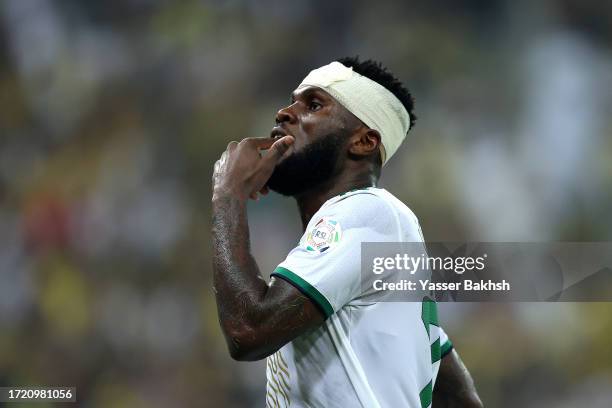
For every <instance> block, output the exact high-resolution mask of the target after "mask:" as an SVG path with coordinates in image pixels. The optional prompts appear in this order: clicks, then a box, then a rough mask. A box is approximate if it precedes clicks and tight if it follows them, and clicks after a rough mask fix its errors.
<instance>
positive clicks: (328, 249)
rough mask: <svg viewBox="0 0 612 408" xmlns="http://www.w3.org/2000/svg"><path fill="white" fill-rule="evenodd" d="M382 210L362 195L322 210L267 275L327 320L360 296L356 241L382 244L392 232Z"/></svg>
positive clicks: (374, 200)
mask: <svg viewBox="0 0 612 408" xmlns="http://www.w3.org/2000/svg"><path fill="white" fill-rule="evenodd" d="M384 206H385V203H384V202H383V201H382V200H381V199H380V198H379V197H377V196H375V195H373V194H367V193H364V194H355V195H352V196H350V197H348V198H346V199H343V200H340V201H338V202H336V203H333V204H332V205H330V206H326V207H324V208H322V209H321V210H320V211H319V212H317V213H316V214H315V216H313V218H312V220H311V221H310V223H309V225H308V227H307V229H306V232H305V233H304V235H303V236H302V238H301V239H300V243H299V245H298V246H297V247H295V248H294V249H293V250H291V252H289V254H288V255H287V257H286V259H285V260H284V261H283V262H281V263H280V265H279V266H278V267H277V268H276V269H275V270H274V272H273V273H272V274H271V276H274V277H277V278H281V279H284V280H286V281H287V282H289V283H290V284H292V285H293V286H295V287H296V288H297V289H298V290H300V291H301V292H302V293H303V294H304V295H306V296H308V297H309V298H310V299H311V300H312V301H313V302H314V303H315V304H316V305H317V306H318V307H319V308H320V309H321V311H323V313H324V315H325V317H326V318H327V317H329V316H331V315H332V314H333V313H334V312H336V311H338V310H339V309H341V308H342V307H343V306H344V305H346V304H347V303H349V302H350V301H351V300H352V299H355V298H357V297H358V296H359V295H360V294H361V243H362V242H374V241H383V240H386V239H388V231H389V230H394V229H395V230H397V226H394V225H393V219H392V217H390V216H389V211H384Z"/></svg>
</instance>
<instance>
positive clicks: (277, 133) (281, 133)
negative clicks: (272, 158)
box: [270, 126, 288, 138]
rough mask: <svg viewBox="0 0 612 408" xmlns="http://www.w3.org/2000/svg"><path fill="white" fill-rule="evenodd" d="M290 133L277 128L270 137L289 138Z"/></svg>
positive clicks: (273, 129)
mask: <svg viewBox="0 0 612 408" xmlns="http://www.w3.org/2000/svg"><path fill="white" fill-rule="evenodd" d="M287 135H288V133H287V131H286V130H285V129H283V128H282V127H281V126H275V127H274V128H272V132H270V137H271V138H280V137H283V136H287Z"/></svg>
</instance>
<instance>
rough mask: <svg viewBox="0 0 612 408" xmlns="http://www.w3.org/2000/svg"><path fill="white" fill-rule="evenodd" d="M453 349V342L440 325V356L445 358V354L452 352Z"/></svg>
mask: <svg viewBox="0 0 612 408" xmlns="http://www.w3.org/2000/svg"><path fill="white" fill-rule="evenodd" d="M452 349H453V343H452V342H451V340H450V339H449V338H448V334H446V332H445V331H444V329H442V327H440V357H441V358H444V356H445V355H447V354H448V353H450V352H451V350H452Z"/></svg>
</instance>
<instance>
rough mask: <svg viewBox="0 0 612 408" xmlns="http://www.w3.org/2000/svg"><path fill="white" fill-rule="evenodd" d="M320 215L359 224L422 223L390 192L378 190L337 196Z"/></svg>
mask: <svg viewBox="0 0 612 408" xmlns="http://www.w3.org/2000/svg"><path fill="white" fill-rule="evenodd" d="M316 216H317V217H324V216H328V217H329V216H333V217H336V218H339V219H341V220H343V221H345V222H348V223H351V224H357V225H372V223H377V222H378V223H388V222H393V223H398V222H401V223H403V222H405V221H408V222H410V223H416V224H418V219H417V218H416V216H415V215H414V213H413V212H412V211H411V210H410V208H408V206H407V205H406V204H404V203H403V202H402V201H400V200H399V199H398V198H396V197H395V196H394V195H393V194H391V193H390V192H388V191H387V190H385V189H383V188H375V187H368V188H364V189H359V190H353V191H349V192H346V193H344V194H341V195H339V196H336V197H334V199H332V200H330V201H328V202H327V203H326V204H325V205H324V206H323V207H322V208H321V210H320V211H319V212H318V213H317V214H316Z"/></svg>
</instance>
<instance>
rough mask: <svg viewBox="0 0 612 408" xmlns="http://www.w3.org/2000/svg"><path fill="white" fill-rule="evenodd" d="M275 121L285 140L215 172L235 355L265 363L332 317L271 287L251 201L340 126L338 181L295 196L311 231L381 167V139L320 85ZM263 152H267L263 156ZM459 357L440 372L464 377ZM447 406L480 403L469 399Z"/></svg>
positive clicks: (237, 150) (225, 320) (257, 144)
mask: <svg viewBox="0 0 612 408" xmlns="http://www.w3.org/2000/svg"><path fill="white" fill-rule="evenodd" d="M276 122H277V124H278V125H279V126H277V127H276V128H275V131H276V133H277V134H278V135H279V136H280V137H277V138H247V139H244V140H242V141H241V142H240V143H238V142H231V143H230V144H229V145H228V146H227V150H226V151H225V152H224V153H223V155H222V156H221V158H220V159H219V160H218V161H217V163H216V164H215V169H214V174H213V199H212V210H213V225H212V241H213V269H214V278H213V281H214V291H215V296H216V301H217V308H218V314H219V321H220V323H221V328H222V330H223V333H224V335H225V338H226V341H227V345H228V348H229V351H230V355H231V356H232V358H234V359H236V360H241V361H253V360H260V359H263V358H265V357H267V356H269V355H271V354H273V353H274V352H276V351H277V350H278V349H279V348H281V347H282V346H284V345H285V344H287V343H288V342H290V341H292V340H293V339H295V338H296V337H298V336H301V335H303V334H305V333H308V332H310V331H312V330H314V329H316V328H317V327H319V326H320V325H321V324H322V323H323V322H324V320H325V318H324V315H323V313H322V312H321V311H320V310H319V309H318V308H317V307H316V306H315V304H314V303H313V302H312V301H311V300H310V299H309V298H307V297H305V296H304V295H303V294H302V293H301V292H300V291H298V290H297V289H296V288H294V287H293V286H292V285H291V284H289V283H288V282H286V281H284V280H282V279H275V278H274V277H273V278H272V279H271V281H270V284H269V285H268V283H267V282H266V280H265V279H264V278H263V276H262V275H261V272H260V270H259V268H258V266H257V263H256V261H255V259H254V258H253V256H252V254H251V251H250V241H249V228H248V220H247V212H246V203H247V200H248V199H249V198H252V199H258V198H259V194H262V195H265V194H267V187H266V182H267V180H268V179H269V178H270V176H271V174H272V172H273V171H274V168H275V166H276V165H277V164H278V163H280V162H281V161H282V160H283V159H284V158H285V157H287V156H288V155H290V154H291V153H292V152H293V151H299V150H300V149H302V148H303V147H304V146H306V145H308V144H309V143H312V142H313V141H315V140H317V139H318V138H321V137H325V136H326V135H329V134H330V133H333V132H334V131H337V130H338V129H347V130H349V131H350V136H349V137H348V138H347V140H346V145H345V152H346V154H345V155H342V157H341V158H340V160H339V162H338V163H337V169H336V170H337V171H336V172H335V176H334V177H332V178H330V180H329V181H327V182H326V183H324V184H321V185H318V186H316V187H314V188H312V189H311V190H309V191H306V192H303V193H301V194H299V195H298V196H296V197H295V198H296V201H297V204H298V208H299V211H300V217H301V220H302V225H303V228H304V229H305V228H306V226H307V225H308V222H309V221H310V218H311V217H312V216H313V215H314V214H315V213H316V212H317V211H318V209H319V208H320V207H321V205H323V203H324V202H325V201H327V200H328V199H330V198H332V197H334V196H336V195H338V194H340V193H343V192H345V191H349V190H352V189H355V188H362V187H368V186H375V185H376V182H377V179H378V174H379V170H380V167H379V166H380V165H379V163H378V159H377V158H378V157H379V155H380V134H379V133H378V132H377V131H376V130H373V129H370V128H368V127H367V126H365V125H364V124H363V123H362V122H361V121H360V120H359V119H358V118H356V117H355V116H354V115H353V114H352V113H350V112H349V111H348V110H346V108H344V107H343V106H342V105H340V104H339V103H338V102H337V101H336V100H335V99H334V98H332V97H331V96H330V95H329V94H327V93H326V92H325V91H323V90H321V89H319V88H315V87H307V88H302V89H300V90H298V91H295V92H294V93H293V94H292V101H291V104H290V105H289V106H287V107H285V108H283V109H281V110H280V111H279V112H278V113H277V115H276ZM262 150H267V154H265V155H264V156H262V155H261V154H260V152H261V151H262ZM453 354H454V355H455V356H456V358H452V359H449V358H447V357H445V358H444V359H443V361H442V365H441V368H440V373H441V374H442V373H448V374H447V375H455V374H457V373H460V372H461V370H459V369H456V367H455V366H457V362H460V360H459V358H458V356H457V355H456V353H454V352H453V353H449V355H453ZM462 375H464V376H465V373H462ZM467 377H468V378H469V374H468V376H467ZM438 381H440V380H438ZM449 381H450V380H449ZM470 382H471V378H469V381H467V380H466V379H463V378H457V379H453V381H452V382H450V383H453V384H461V385H463V386H464V388H466V387H467V388H466V389H470V387H469V385H470V384H471V383H470ZM437 388H438V386H436V389H437ZM471 389H473V384H472V385H471ZM436 392H437V391H436ZM436 392H434V398H435V394H436ZM473 394H474V395H476V393H475V390H474V392H473ZM476 399H477V397H476ZM445 400H447V399H443V400H441V401H445ZM436 401H437V400H436ZM454 401H457V400H454ZM462 401H463V400H462ZM466 401H467V400H466ZM478 402H479V400H478ZM440 405H441V406H445V405H443V404H442V403H441V404H440ZM448 406H449V407H451V406H463V407H478V406H480V405H476V404H472V405H469V404H467V402H466V403H462V404H461V405H448Z"/></svg>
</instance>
